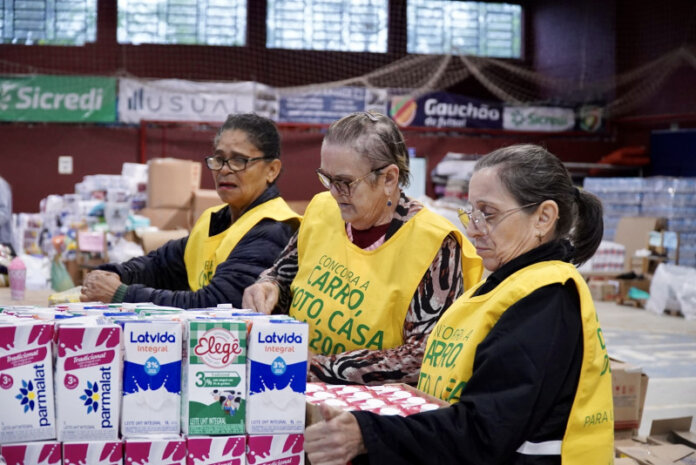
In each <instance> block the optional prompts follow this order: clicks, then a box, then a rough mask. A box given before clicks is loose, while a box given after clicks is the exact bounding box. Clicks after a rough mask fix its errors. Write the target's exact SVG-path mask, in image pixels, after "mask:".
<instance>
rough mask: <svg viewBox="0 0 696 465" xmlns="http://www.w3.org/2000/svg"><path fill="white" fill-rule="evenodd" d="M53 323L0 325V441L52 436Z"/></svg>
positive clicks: (54, 433) (53, 427)
mask: <svg viewBox="0 0 696 465" xmlns="http://www.w3.org/2000/svg"><path fill="white" fill-rule="evenodd" d="M52 341H53V324H52V323H38V322H35V321H33V320H29V321H26V322H17V323H10V324H1V325H0V444H5V443H8V442H22V441H39V440H42V439H55V437H56V422H55V404H54V399H53V356H52Z"/></svg>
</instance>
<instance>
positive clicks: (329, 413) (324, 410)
mask: <svg viewBox="0 0 696 465" xmlns="http://www.w3.org/2000/svg"><path fill="white" fill-rule="evenodd" d="M319 412H320V413H321V417H322V418H323V419H324V421H329V420H331V419H332V418H336V417H337V416H339V415H340V414H341V413H343V410H340V409H337V408H333V407H330V406H328V405H326V404H319Z"/></svg>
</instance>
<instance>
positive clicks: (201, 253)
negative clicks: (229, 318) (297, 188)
mask: <svg viewBox="0 0 696 465" xmlns="http://www.w3.org/2000/svg"><path fill="white" fill-rule="evenodd" d="M225 207H226V204H223V205H217V206H215V207H210V208H208V209H207V210H205V211H204V212H203V214H202V215H201V216H200V218H198V221H196V224H195V225H194V226H193V229H191V234H190V235H189V238H188V241H187V242H186V249H185V250H184V263H185V264H186V274H187V276H188V283H189V287H191V290H192V291H197V290H199V289H200V288H202V287H205V286H207V285H208V284H209V283H210V280H211V279H212V278H213V274H214V273H215V269H216V268H217V266H218V265H219V264H220V263H222V262H224V261H225V260H227V257H229V255H230V253H231V252H232V250H233V249H234V248H235V247H236V245H237V243H239V241H240V240H241V239H242V237H244V235H245V234H246V233H248V232H249V231H250V230H251V228H253V227H254V226H256V224H258V222H259V221H261V220H263V219H265V218H270V219H272V220H276V221H287V220H289V219H292V218H296V219H297V220H298V221H299V220H300V219H301V218H302V217H301V216H300V215H298V214H297V213H295V212H294V211H293V210H292V209H291V208H290V207H289V206H288V204H286V203H285V200H283V199H282V198H281V197H276V198H274V199H271V200H269V201H268V202H264V203H262V204H260V205H257V206H255V207H254V208H252V209H251V210H249V211H247V212H245V213H244V214H243V215H242V216H240V217H239V218H237V221H235V222H234V223H232V225H231V226H230V227H229V228H227V229H226V230H225V231H223V232H221V233H220V234H216V235H215V236H212V237H211V236H208V231H209V230H210V217H211V215H212V213H213V212H216V211H218V210H221V209H222V208H225Z"/></svg>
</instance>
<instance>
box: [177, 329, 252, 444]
mask: <svg viewBox="0 0 696 465" xmlns="http://www.w3.org/2000/svg"><path fill="white" fill-rule="evenodd" d="M185 326H186V330H185V333H186V334H187V338H186V339H187V342H186V343H185V345H184V357H183V358H184V361H183V363H184V368H183V389H184V392H183V402H182V404H183V405H182V429H183V431H184V433H187V434H189V435H221V434H224V435H230V434H244V417H245V415H244V412H245V407H246V400H245V399H246V394H245V392H246V323H244V322H243V321H233V320H215V319H195V320H190V321H188V322H186V323H185Z"/></svg>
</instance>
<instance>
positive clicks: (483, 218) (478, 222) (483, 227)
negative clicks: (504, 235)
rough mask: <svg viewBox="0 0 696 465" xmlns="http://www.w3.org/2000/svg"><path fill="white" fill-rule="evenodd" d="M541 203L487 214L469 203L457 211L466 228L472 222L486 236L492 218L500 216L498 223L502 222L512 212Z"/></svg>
mask: <svg viewBox="0 0 696 465" xmlns="http://www.w3.org/2000/svg"><path fill="white" fill-rule="evenodd" d="M540 203H541V202H534V203H528V204H527V205H522V206H521V207H516V208H511V209H509V210H504V211H502V212H496V213H489V214H485V213H483V212H482V211H481V210H474V209H473V207H472V206H471V205H468V206H467V207H466V208H460V209H459V211H458V212H457V213H458V215H459V221H461V222H462V224H463V225H464V227H465V228H468V227H469V225H470V224H471V225H472V226H473V227H474V229H475V230H477V231H478V232H480V233H481V234H483V235H484V236H485V235H487V234H488V233H489V232H490V228H489V225H490V222H491V220H492V219H494V218H500V219H499V220H498V223H500V222H501V221H503V219H505V218H506V217H507V216H509V215H510V214H511V213H514V212H517V211H520V210H524V209H525V208H529V207H533V206H534V205H539V204H540Z"/></svg>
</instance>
